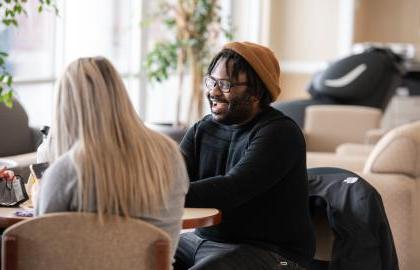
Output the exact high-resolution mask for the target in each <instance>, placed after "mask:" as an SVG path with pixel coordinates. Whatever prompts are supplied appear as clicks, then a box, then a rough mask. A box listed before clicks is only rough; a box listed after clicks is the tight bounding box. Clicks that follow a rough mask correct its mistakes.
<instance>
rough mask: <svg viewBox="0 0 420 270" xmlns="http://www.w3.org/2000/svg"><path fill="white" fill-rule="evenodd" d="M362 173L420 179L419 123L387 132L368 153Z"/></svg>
mask: <svg viewBox="0 0 420 270" xmlns="http://www.w3.org/2000/svg"><path fill="white" fill-rule="evenodd" d="M364 172H365V173H388V174H405V175H407V176H409V177H412V178H417V177H420V121H416V122H413V123H409V124H405V125H402V126H400V127H397V128H394V129H393V130H391V131H389V132H388V133H387V134H386V135H385V136H384V137H383V138H382V139H381V140H380V141H379V142H378V143H377V144H376V145H375V148H374V149H373V150H372V152H371V153H370V155H369V157H368V159H367V161H366V164H365V168H364Z"/></svg>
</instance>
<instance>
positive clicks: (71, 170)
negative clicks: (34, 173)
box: [43, 151, 76, 179]
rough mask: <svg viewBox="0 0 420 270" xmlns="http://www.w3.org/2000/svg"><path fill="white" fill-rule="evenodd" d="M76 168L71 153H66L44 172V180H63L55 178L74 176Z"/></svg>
mask: <svg viewBox="0 0 420 270" xmlns="http://www.w3.org/2000/svg"><path fill="white" fill-rule="evenodd" d="M75 174H76V168H75V165H74V161H73V153H72V151H69V152H66V153H64V154H63V155H61V156H60V157H59V158H58V159H57V160H56V161H54V162H53V163H52V164H51V165H50V167H49V168H48V169H47V170H46V171H45V175H44V177H45V178H49V177H53V178H56V179H63V178H64V177H57V176H69V175H75ZM44 177H43V178H44Z"/></svg>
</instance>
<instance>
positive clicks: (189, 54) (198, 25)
mask: <svg viewBox="0 0 420 270" xmlns="http://www.w3.org/2000/svg"><path fill="white" fill-rule="evenodd" d="M153 18H154V22H156V21H157V22H158V23H161V24H163V25H164V26H165V27H166V28H167V29H168V30H169V31H171V33H173V36H172V38H171V39H168V40H164V41H160V42H158V43H156V44H155V46H154V48H153V49H152V50H151V51H150V52H149V53H148V54H147V56H146V62H145V68H146V72H147V77H148V78H149V80H150V81H151V82H161V81H164V80H166V79H168V78H169V76H170V75H172V74H176V75H177V77H178V86H177V91H178V92H177V98H176V112H175V121H174V123H173V126H174V127H180V126H181V127H182V126H184V124H187V125H189V124H191V123H193V122H195V121H196V120H198V119H199V118H201V116H202V113H203V102H202V100H203V91H202V78H203V74H204V72H205V69H206V68H207V65H208V64H209V61H210V57H211V56H212V55H213V54H214V53H215V52H214V51H213V50H214V49H215V48H217V47H218V45H219V44H218V42H219V41H220V37H222V36H224V37H225V38H227V39H232V33H231V30H230V27H228V28H229V29H227V28H225V27H223V25H222V18H221V7H220V5H219V1H218V0H176V1H175V3H168V2H161V4H160V5H159V11H158V12H157V13H155V14H153ZM187 74H189V77H190V79H191V83H190V85H191V94H190V100H189V102H186V103H187V104H189V108H188V111H187V116H188V119H187V121H186V123H181V120H180V115H181V102H182V101H181V99H182V98H185V97H186V95H184V93H183V89H184V82H185V78H186V75H187Z"/></svg>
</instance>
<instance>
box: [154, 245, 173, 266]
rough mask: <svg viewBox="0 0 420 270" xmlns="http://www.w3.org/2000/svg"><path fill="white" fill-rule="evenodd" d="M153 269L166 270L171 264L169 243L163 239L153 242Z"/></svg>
mask: <svg viewBox="0 0 420 270" xmlns="http://www.w3.org/2000/svg"><path fill="white" fill-rule="evenodd" d="M154 246H155V266H156V268H155V270H168V269H169V266H170V264H171V262H170V258H169V256H168V254H169V252H170V251H169V249H170V248H169V243H168V242H165V241H156V242H155V245H154Z"/></svg>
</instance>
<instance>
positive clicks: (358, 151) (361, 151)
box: [335, 143, 375, 157]
mask: <svg viewBox="0 0 420 270" xmlns="http://www.w3.org/2000/svg"><path fill="white" fill-rule="evenodd" d="M374 147H375V146H374V145H369V144H360V143H343V144H340V145H339V146H338V147H337V149H336V150H335V153H336V154H337V156H341V157H345V156H364V157H367V156H369V154H370V152H372V150H373V148H374Z"/></svg>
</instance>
